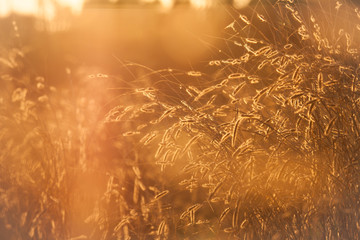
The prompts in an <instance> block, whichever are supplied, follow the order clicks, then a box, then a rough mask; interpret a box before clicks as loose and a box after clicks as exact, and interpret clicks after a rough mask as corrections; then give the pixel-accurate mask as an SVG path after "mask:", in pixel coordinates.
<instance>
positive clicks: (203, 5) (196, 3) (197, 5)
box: [190, 0, 213, 9]
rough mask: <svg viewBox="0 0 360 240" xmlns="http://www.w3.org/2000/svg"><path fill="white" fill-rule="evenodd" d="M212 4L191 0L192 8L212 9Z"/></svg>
mask: <svg viewBox="0 0 360 240" xmlns="http://www.w3.org/2000/svg"><path fill="white" fill-rule="evenodd" d="M212 2H213V1H210V0H190V3H191V6H193V7H195V8H199V9H201V8H207V7H211V4H212Z"/></svg>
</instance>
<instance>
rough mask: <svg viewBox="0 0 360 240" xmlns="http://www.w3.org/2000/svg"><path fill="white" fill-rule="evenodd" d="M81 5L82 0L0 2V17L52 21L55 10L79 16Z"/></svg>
mask: <svg viewBox="0 0 360 240" xmlns="http://www.w3.org/2000/svg"><path fill="white" fill-rule="evenodd" d="M83 3H84V0H43V1H38V0H25V1H24V0H0V17H4V16H8V15H9V14H11V13H17V14H24V15H35V16H40V17H45V18H46V19H53V18H54V17H55V15H56V8H58V7H60V8H68V9H70V11H71V12H72V13H73V14H79V13H80V12H81V10H82V6H83Z"/></svg>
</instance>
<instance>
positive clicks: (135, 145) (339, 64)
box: [0, 0, 360, 239]
mask: <svg viewBox="0 0 360 240" xmlns="http://www.w3.org/2000/svg"><path fill="white" fill-rule="evenodd" d="M294 2H295V1H292V0H283V1H278V2H277V3H276V4H274V5H271V8H270V5H266V6H265V5H262V4H261V3H258V4H257V5H253V6H252V7H250V8H249V9H247V11H246V13H241V14H239V13H236V16H235V17H234V21H233V22H232V23H231V24H230V25H228V26H227V27H225V31H226V34H227V35H226V37H225V39H224V40H225V41H226V42H227V43H228V44H229V49H223V50H222V52H223V57H219V59H214V60H212V61H210V62H209V66H208V67H209V68H208V69H209V72H199V71H189V72H184V71H179V70H174V69H164V70H159V71H152V70H149V74H147V75H145V76H140V77H139V78H138V79H137V80H134V81H131V82H127V83H124V82H121V83H119V84H118V83H115V84H118V86H119V87H118V88H117V89H116V90H117V91H118V93H119V94H117V96H116V98H115V100H114V99H112V98H111V96H110V95H109V96H106V97H104V98H96V97H94V96H95V95H93V94H89V91H90V89H94V88H83V87H84V86H86V85H84V86H82V85H81V84H80V85H79V86H78V87H79V88H78V89H77V90H78V91H77V93H78V95H77V96H75V97H73V99H77V100H78V101H77V102H76V101H75V102H71V101H69V100H68V99H71V98H68V99H66V98H64V97H65V96H66V94H67V93H66V92H61V93H56V92H55V88H53V87H51V86H47V82H46V81H45V80H44V79H42V78H35V79H32V78H29V77H28V76H27V75H26V74H25V75H16V77H15V74H14V72H12V73H8V74H3V75H2V78H1V81H2V83H4V84H6V90H4V91H2V92H1V97H2V98H1V99H2V100H1V102H2V103H1V115H0V116H1V122H0V124H1V129H2V130H1V135H0V141H1V145H2V149H4V151H2V154H1V155H0V161H1V165H0V166H1V168H0V169H1V170H0V171H1V172H0V173H1V175H0V176H1V178H0V182H1V191H0V196H1V198H0V199H1V200H0V206H2V208H1V209H3V210H2V211H1V215H0V223H2V224H1V225H0V226H1V227H0V233H1V234H2V235H1V236H4V237H7V238H9V239H28V238H30V239H31V238H35V239H66V238H70V236H73V234H72V233H69V229H71V226H69V224H71V223H72V222H71V214H73V213H74V211H76V209H74V206H73V205H72V204H73V202H72V200H71V197H70V196H72V195H71V194H72V193H71V192H70V190H74V189H75V190H76V189H78V188H77V187H76V186H73V185H72V184H71V181H72V180H73V179H76V177H77V175H78V174H80V173H84V172H85V173H86V172H90V171H93V170H94V169H98V170H99V171H100V170H101V171H103V173H105V171H108V177H107V184H106V186H103V188H104V194H103V197H102V198H101V199H99V200H98V204H96V205H95V204H94V205H95V208H94V211H93V214H92V215H91V216H89V217H87V218H86V223H87V224H90V225H91V226H92V230H93V231H92V233H91V234H89V235H88V236H86V237H87V238H90V239H130V238H131V239H358V238H360V236H359V232H360V218H359V214H360V212H359V209H360V208H359V200H358V199H359V197H360V196H359V184H360V182H359V180H360V178H359V177H360V176H359V154H358V152H359V151H358V150H359V144H358V141H359V138H360V136H359V134H360V132H359V117H360V116H359V112H360V111H359V110H360V109H359V97H360V92H359V83H358V80H359V73H360V72H359V69H360V65H359V64H360V61H359V48H358V46H359V36H360V34H359V30H360V29H359V28H358V25H359V24H360V14H359V9H358V8H355V7H353V6H352V5H351V4H350V3H347V4H345V3H342V1H329V3H328V5H324V4H322V3H321V2H318V1H311V3H310V1H309V2H308V1H305V3H301V2H300V3H294ZM345 17H346V18H345ZM329 23H330V24H332V25H331V27H329V25H328V24H329ZM4 59H5V60H4V61H9V60H6V58H4ZM20 62H21V61H20ZM9 63H11V61H9ZM14 63H15V62H14ZM11 64H12V63H11ZM11 64H10V65H11ZM7 65H9V64H7ZM9 68H10V69H13V68H12V67H11V66H9ZM97 77H100V78H106V79H107V78H109V76H107V75H101V76H97ZM9 78H12V79H13V80H11V83H10V82H9V80H8V79H9ZM89 78H90V79H91V77H89ZM14 79H15V80H16V81H14ZM14 82H15V83H14ZM94 84H96V82H94ZM112 85H114V83H113V84H112ZM4 86H5V85H4ZM34 86H35V87H34ZM81 89H82V90H81ZM96 89H99V90H100V87H96ZM103 89H105V88H103ZM114 90H115V89H112V90H111V91H114ZM102 91H104V92H105V93H106V89H105V90H102ZM64 99H65V100H64ZM110 99H112V101H111V102H110V103H109V102H108V104H107V105H104V104H103V101H105V100H106V101H108V100H110ZM74 103H75V104H74ZM102 107H103V108H102ZM94 112H99V115H98V116H96V114H94ZM103 112H105V113H104V114H103V115H101V114H102V113H103ZM99 116H100V117H99ZM99 119H101V120H102V121H99ZM59 120H60V122H59ZM72 123H77V124H75V125H73V124H72ZM91 129H94V131H91ZM109 135H110V136H116V137H114V138H112V139H109V138H108V136H109ZM94 139H95V141H94V143H93V144H91V143H90V141H92V140H94ZM101 143H102V145H100V144H101ZM100 146H101V147H100ZM90 160H93V162H91V161H90ZM103 179H104V176H103ZM80 180H81V178H80ZM87 190H89V189H87ZM89 191H90V190H89ZM92 200H94V199H92ZM71 211H73V212H72V213H71Z"/></svg>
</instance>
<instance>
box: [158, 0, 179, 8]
mask: <svg viewBox="0 0 360 240" xmlns="http://www.w3.org/2000/svg"><path fill="white" fill-rule="evenodd" d="M174 3H175V1H174V0H160V4H161V6H162V7H163V9H164V10H168V9H171V8H172V7H173V6H174Z"/></svg>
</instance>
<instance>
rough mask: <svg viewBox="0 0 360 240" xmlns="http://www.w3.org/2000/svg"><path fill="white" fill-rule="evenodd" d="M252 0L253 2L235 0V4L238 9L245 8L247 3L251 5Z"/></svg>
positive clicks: (249, 0)
mask: <svg viewBox="0 0 360 240" xmlns="http://www.w3.org/2000/svg"><path fill="white" fill-rule="evenodd" d="M250 2H251V0H234V1H233V6H234V7H235V8H237V9H240V8H244V7H246V6H247V5H249V3H250Z"/></svg>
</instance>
